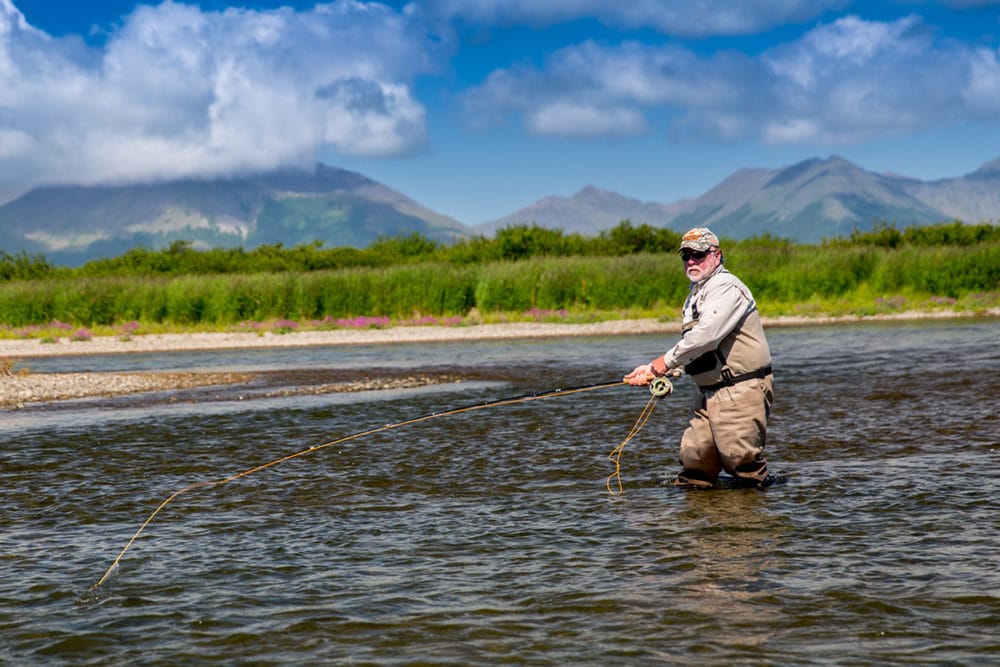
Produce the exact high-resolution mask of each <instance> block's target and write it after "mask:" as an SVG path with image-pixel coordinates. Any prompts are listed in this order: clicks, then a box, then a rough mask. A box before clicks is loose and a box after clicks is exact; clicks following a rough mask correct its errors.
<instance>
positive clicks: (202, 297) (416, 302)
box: [0, 242, 1000, 327]
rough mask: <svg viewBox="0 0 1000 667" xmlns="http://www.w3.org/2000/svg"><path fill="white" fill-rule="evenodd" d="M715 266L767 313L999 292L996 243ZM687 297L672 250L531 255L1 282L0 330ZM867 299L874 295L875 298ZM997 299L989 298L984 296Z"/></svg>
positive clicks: (770, 249)
mask: <svg viewBox="0 0 1000 667" xmlns="http://www.w3.org/2000/svg"><path fill="white" fill-rule="evenodd" d="M726 262H727V266H729V268H730V269H731V270H732V271H733V272H734V273H736V274H737V275H739V276H740V277H741V278H742V279H743V280H744V281H745V282H746V283H747V284H748V285H749V286H750V288H751V289H752V290H753V291H754V294H755V296H756V297H757V300H758V302H759V303H760V304H761V308H762V310H764V311H765V312H766V311H767V310H768V309H769V308H772V309H773V310H781V309H782V308H784V309H787V308H788V306H789V305H790V304H801V303H809V302H819V301H823V300H826V301H827V302H828V301H829V300H830V299H837V298H839V299H842V300H844V301H847V302H850V301H851V300H854V301H855V302H856V301H857V300H858V299H859V298H864V299H867V300H868V302H871V300H872V299H880V300H881V302H882V303H886V304H888V303H891V300H888V299H887V295H889V296H891V295H911V296H912V295H925V297H926V298H927V299H931V298H936V299H938V300H937V301H934V303H937V304H946V305H947V304H949V303H953V302H954V301H955V300H956V299H958V298H960V297H963V296H968V295H970V294H977V293H988V294H994V295H995V293H996V292H997V291H998V289H1000V244H998V243H996V242H990V243H981V244H978V245H973V246H943V247H920V246H904V247H901V248H884V247H882V248H879V247H871V246H844V247H840V246H796V245H793V244H780V243H779V244H770V245H768V244H757V245H754V244H747V245H741V244H734V245H733V247H732V249H731V250H727V252H726ZM687 290H688V281H687V279H686V278H685V276H684V273H683V267H682V265H681V262H680V261H679V259H678V258H677V255H676V254H674V253H658V254H653V253H638V254H634V255H626V256H622V257H536V258H530V259H527V260H523V261H517V262H515V261H497V262H491V263H487V264H483V265H452V264H447V263H436V264H432V263H417V264H404V265H400V266H393V267H381V268H348V269H342V270H325V271H311V272H284V273H255V274H217V275H202V276H173V277H170V276H144V277H104V278H96V277H95V278H77V279H53V280H21V281H13V282H4V283H0V324H3V325H7V326H8V327H24V326H29V325H40V324H45V323H48V322H53V321H58V322H64V323H69V324H72V325H74V326H86V327H92V326H99V325H108V326H110V325H115V324H121V323H124V322H131V321H138V322H145V323H157V324H170V325H177V326H181V327H185V326H194V325H213V326H223V327H225V326H231V325H237V324H239V323H240V322H245V321H265V320H271V319H287V320H298V321H301V320H317V319H323V318H354V317H388V318H394V319H407V318H413V317H414V316H420V315H425V316H436V317H452V316H464V315H465V314H467V313H469V312H470V311H471V310H472V309H473V308H475V309H476V310H477V311H478V312H479V313H480V314H481V315H483V316H489V315H490V314H498V313H518V312H524V311H531V310H542V311H555V310H568V311H574V312H578V313H580V312H615V311H617V312H623V311H632V312H636V311H639V312H651V311H660V312H665V313H670V314H671V316H672V314H673V313H675V312H676V310H677V307H678V305H679V304H680V303H681V302H682V301H683V299H684V297H685V295H686V293H687ZM873 295H874V296H873ZM994 298H995V296H994Z"/></svg>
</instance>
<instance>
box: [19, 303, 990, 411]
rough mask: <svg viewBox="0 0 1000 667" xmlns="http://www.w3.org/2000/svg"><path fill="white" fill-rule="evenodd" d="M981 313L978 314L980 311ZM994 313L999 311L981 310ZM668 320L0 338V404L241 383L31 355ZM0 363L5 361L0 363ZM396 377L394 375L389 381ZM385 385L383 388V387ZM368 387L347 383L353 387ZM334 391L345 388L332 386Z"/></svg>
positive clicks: (638, 326) (546, 334) (233, 376)
mask: <svg viewBox="0 0 1000 667" xmlns="http://www.w3.org/2000/svg"><path fill="white" fill-rule="evenodd" d="M982 315H983V314H980V316H982ZM985 315H986V316H987V317H997V316H1000V311H998V312H990V313H986V314H985ZM970 316H972V314H971V313H953V312H940V313H901V314H899V315H895V316H874V317H850V318H819V317H817V318H774V319H770V320H768V319H765V320H764V323H765V326H803V325H819V324H833V323H838V322H861V321H886V320H912V319H944V318H956V317H970ZM679 331H680V327H679V325H678V324H677V323H676V322H664V321H660V320H656V319H642V320H612V321H605V322H592V323H584V324H561V323H536V322H517V323H506V324H477V325H470V326H459V327H443V326H421V327H391V328H386V329H364V330H332V331H300V332H293V333H288V334H273V333H263V334H257V333H186V334H148V335H138V336H133V337H131V338H129V339H121V338H117V337H114V336H98V337H94V338H92V339H90V340H88V341H70V340H69V339H59V340H58V341H57V342H55V343H42V342H41V341H39V340H37V339H16V340H0V409H11V408H15V409H16V408H19V407H23V406H24V405H25V404H26V403H34V402H40V401H41V402H44V401H59V400H65V399H71V398H85V397H99V396H120V395H123V394H133V393H141V392H154V391H168V390H178V389H190V388H195V387H204V386H217V385H226V384H238V383H244V382H248V381H249V380H251V379H252V378H253V375H252V374H246V373H194V372H162V373H161V372H141V373H139V372H136V373H129V372H124V373H122V372H119V373H32V372H31V371H30V361H31V359H32V358H39V357H51V356H77V355H91V354H134V353H142V352H180V351H192V350H227V349H251V348H276V347H282V348H289V347H307V346H323V345H379V344H392V343H419V342H441V341H474V340H498V339H515V338H551V337H563V336H603V335H628V334H653V333H665V334H667V333H669V334H676V333H677V332H679ZM4 362H6V363H4ZM397 382H398V380H397ZM387 386H388V385H387ZM365 388H370V387H359V388H354V389H353V390H355V391H360V390H362V389H365ZM336 390H337V391H350V390H352V389H351V387H349V386H348V387H346V388H345V387H340V388H338V389H336Z"/></svg>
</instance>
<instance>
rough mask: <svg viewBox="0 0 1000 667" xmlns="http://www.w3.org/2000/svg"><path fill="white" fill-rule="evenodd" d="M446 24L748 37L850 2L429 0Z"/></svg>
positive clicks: (432, 12)
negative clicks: (587, 26)
mask: <svg viewBox="0 0 1000 667" xmlns="http://www.w3.org/2000/svg"><path fill="white" fill-rule="evenodd" d="M421 4H422V6H423V7H424V9H425V11H426V12H427V13H428V14H430V15H432V16H436V17H438V18H441V19H443V20H449V19H460V20H463V21H465V22H468V23H471V24H482V25H495V24H528V25H532V26H535V27H541V26H547V25H553V24H558V23H563V22H568V21H574V20H578V19H585V18H594V19H597V20H598V21H601V22H602V23H605V24H606V25H609V26H613V27H618V28H629V29H635V28H643V27H646V28H652V29H654V30H657V31H660V32H662V33H664V34H668V35H682V36H689V37H704V36H709V35H745V34H752V33H756V32H759V31H761V30H765V29H768V28H771V27H774V26H777V25H783V24H785V23H788V22H799V21H806V20H809V19H812V18H816V17H817V16H820V15H821V14H822V13H823V12H824V11H827V10H830V9H838V8H841V7H844V6H846V5H847V4H848V2H847V0H629V1H628V2H608V1H607V0H544V1H540V0H425V1H424V2H422V3H421Z"/></svg>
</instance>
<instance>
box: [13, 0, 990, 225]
mask: <svg viewBox="0 0 1000 667" xmlns="http://www.w3.org/2000/svg"><path fill="white" fill-rule="evenodd" d="M833 154H837V155H841V156H843V157H845V158H847V159H849V160H852V161H853V162H855V163H857V164H858V165H859V166H861V167H863V168H865V169H870V170H872V171H885V172H893V173H899V174H904V175H907V176H913V177H916V178H920V179H924V180H933V179H938V178H950V177H955V176H961V175H963V174H966V173H969V172H971V171H974V170H975V169H976V168H978V167H979V166H980V165H982V164H983V163H985V162H988V161H990V160H993V159H995V158H997V157H1000V0H997V1H988V0H978V1H977V0H947V1H945V0H939V1H937V2H933V1H930V0H923V1H922V0H898V1H896V2H891V1H890V2H872V1H867V2H850V1H847V0H712V1H708V0H677V1H674V0H629V1H628V2H619V3H611V2H607V0H546V1H544V2H543V1H540V0H418V1H414V2H407V3H404V2H389V3H375V2H358V1H355V0H337V1H335V2H330V3H314V2H300V1H295V2H250V1H248V2H244V3H239V2H226V1H224V0H206V1H203V2H200V3H193V2H192V3H184V2H164V3H160V4H153V3H148V4H138V3H135V2H129V1H127V0H109V1H104V2H101V1H99V0H96V1H92V2H86V3H84V2H80V3H67V2H62V1H59V2H55V1H47V0H0V186H4V185H9V184H15V185H18V186H28V185H33V184H42V183H67V182H69V183H103V182H115V183H118V182H130V181H147V180H153V179H166V178H176V177H188V176H220V175H230V174H238V173H247V172H252V171H257V170H266V169H273V168H277V167H282V166H304V167H308V166H310V165H312V164H314V163H315V162H316V161H322V162H325V163H327V164H331V165H334V166H338V167H343V168H346V169H352V170H356V171H359V172H361V173H363V174H365V175H367V176H369V177H371V178H374V179H376V180H378V181H381V182H383V183H385V184H387V185H389V186H391V187H393V188H396V189H397V190H400V191H401V192H403V193H405V194H407V195H409V196H411V197H413V198H414V199H416V200H417V201H419V202H421V203H422V204H424V205H426V206H429V207H430V208H432V209H434V210H436V211H438V212H440V213H444V214H446V215H450V216H452V217H454V218H456V219H458V220H460V221H461V222H464V223H466V224H470V225H472V224H478V223H481V222H486V221H489V220H493V219H495V218H498V217H501V216H503V215H506V214H509V213H512V212H513V211H515V210H517V209H519V208H522V207H524V206H526V205H528V204H530V203H532V202H533V201H535V200H537V199H539V198H541V197H544V196H547V195H553V194H555V195H566V196H568V195H572V194H573V193H575V192H577V191H578V190H580V189H581V188H583V187H584V186H587V185H594V186H597V187H599V188H604V189H608V190H614V191H616V192H619V193H621V194H624V195H626V196H630V197H635V198H637V199H642V200H646V201H657V202H663V203H669V202H673V201H677V200H679V199H683V198H686V197H694V196H698V195H700V194H703V193H704V192H705V191H706V190H708V189H709V188H711V187H712V186H714V185H715V184H716V183H718V182H719V181H721V180H722V179H724V178H725V177H726V176H728V175H730V174H731V173H732V172H734V171H736V170H737V169H740V168H743V167H769V168H774V167H781V166H786V165H790V164H794V163H795V162H798V161H800V160H804V159H808V158H812V157H827V156H829V155H833Z"/></svg>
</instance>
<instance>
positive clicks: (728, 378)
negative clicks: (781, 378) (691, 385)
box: [698, 364, 771, 392]
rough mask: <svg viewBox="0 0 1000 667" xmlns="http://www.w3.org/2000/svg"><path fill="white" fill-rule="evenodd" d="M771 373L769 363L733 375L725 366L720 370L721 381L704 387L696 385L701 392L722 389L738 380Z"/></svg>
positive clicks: (743, 380)
mask: <svg viewBox="0 0 1000 667" xmlns="http://www.w3.org/2000/svg"><path fill="white" fill-rule="evenodd" d="M770 374H771V364H768V365H767V366H764V367H763V368H758V369H757V370H755V371H750V372H749V373H740V374H739V375H733V374H732V372H731V371H730V370H729V369H728V368H727V369H724V370H723V371H722V377H723V380H722V382H717V383H716V384H710V385H708V386H706V387H698V388H699V389H701V391H702V392H707V391H716V390H718V389H722V388H723V387H732V386H733V385H734V384H737V383H739V382H746V381H747V380H756V379H763V378H766V377H767V376H768V375H770Z"/></svg>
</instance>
